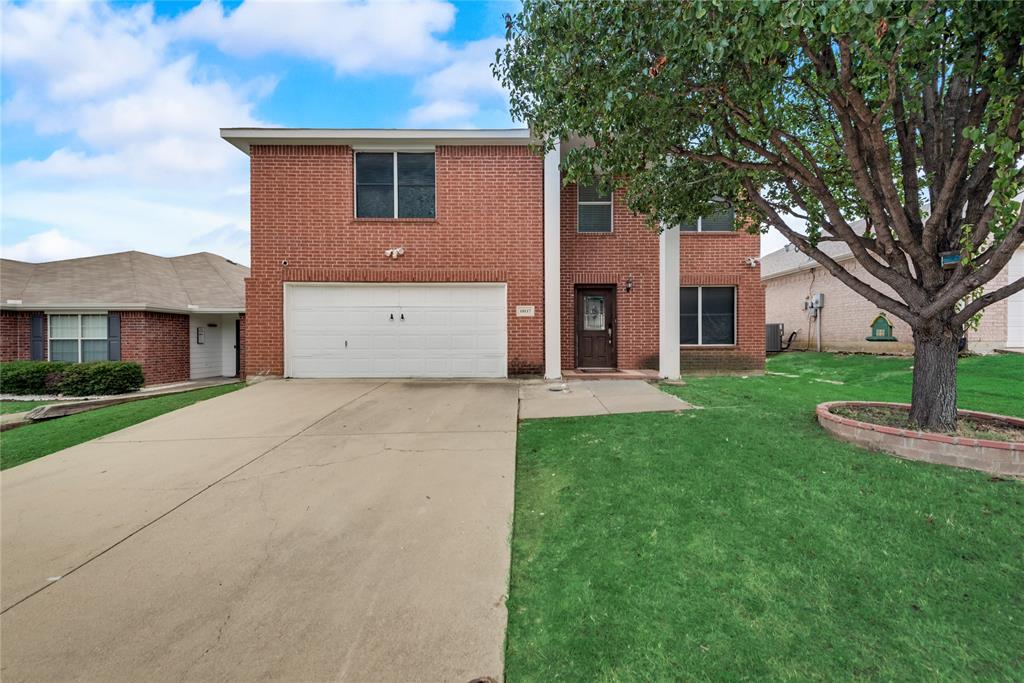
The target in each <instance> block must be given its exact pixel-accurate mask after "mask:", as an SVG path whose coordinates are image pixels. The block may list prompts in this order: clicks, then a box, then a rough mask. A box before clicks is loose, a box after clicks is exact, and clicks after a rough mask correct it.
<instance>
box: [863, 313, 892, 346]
mask: <svg viewBox="0 0 1024 683" xmlns="http://www.w3.org/2000/svg"><path fill="white" fill-rule="evenodd" d="M866 339H867V340H868V341H869V342H880V341H896V337H894V336H892V323H890V322H889V321H888V320H887V319H886V317H885V316H884V315H882V314H879V315H878V317H877V318H875V322H873V323H871V336H870V337H867V338H866Z"/></svg>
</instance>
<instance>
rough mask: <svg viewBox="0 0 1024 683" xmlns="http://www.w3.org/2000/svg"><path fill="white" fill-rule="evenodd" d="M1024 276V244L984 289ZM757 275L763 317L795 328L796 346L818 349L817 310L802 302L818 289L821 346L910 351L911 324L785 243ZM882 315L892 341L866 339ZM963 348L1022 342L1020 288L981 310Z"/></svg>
mask: <svg viewBox="0 0 1024 683" xmlns="http://www.w3.org/2000/svg"><path fill="white" fill-rule="evenodd" d="M820 246H821V248H822V249H823V250H824V251H825V252H826V253H828V254H829V255H830V256H832V258H834V259H835V260H836V261H837V262H838V263H839V264H840V265H842V266H843V268H845V269H846V270H848V271H849V272H850V273H851V274H853V275H854V276H856V277H857V278H859V279H861V280H863V281H864V282H867V283H869V284H871V285H872V286H873V287H876V288H877V289H878V290H879V291H881V292H884V293H885V294H888V295H889V296H896V295H895V293H894V292H893V291H892V289H891V288H890V287H889V286H888V285H886V284H884V283H882V282H880V281H879V280H877V279H876V278H875V277H874V276H872V275H871V274H869V273H868V272H867V271H865V270H864V267H863V266H862V265H860V263H858V262H857V260H856V259H855V258H854V257H853V254H852V253H851V252H850V249H849V247H847V246H846V245H845V244H843V243H841V242H825V243H822V244H821V245H820ZM1020 277H1024V247H1022V248H1020V249H1018V250H1017V252H1016V253H1015V254H1014V255H1013V258H1012V259H1011V261H1010V263H1009V264H1008V265H1007V267H1006V268H1004V269H1003V271H1002V272H1000V273H999V274H998V275H997V276H996V277H995V278H993V279H992V281H991V282H989V283H988V284H987V285H986V286H985V289H986V290H988V291H992V290H995V289H998V288H999V287H1002V286H1003V285H1005V284H1007V283H1008V282H1009V281H1010V278H1013V279H1017V278H1020ZM761 279H762V280H763V281H764V284H765V321H766V322H768V323H782V325H783V326H784V327H785V333H784V335H783V336H784V337H785V338H787V339H788V338H789V336H790V335H791V334H792V333H793V332H795V333H796V336H795V337H794V339H793V343H792V346H791V347H790V348H794V349H801V350H805V349H810V350H814V349H817V348H818V324H819V320H818V319H816V318H815V315H816V311H815V310H814V309H809V308H806V307H805V305H804V302H805V301H807V300H809V299H810V298H811V297H813V296H814V295H816V294H823V295H824V306H823V307H822V308H821V310H820V325H821V327H820V329H821V348H822V350H824V351H866V352H869V353H912V352H913V350H914V339H913V335H912V333H911V331H910V326H909V325H907V323H905V322H903V321H902V320H900V319H899V318H897V317H896V316H895V315H893V314H891V313H887V312H885V311H882V310H881V309H879V308H878V307H877V306H875V305H874V304H873V303H871V302H870V301H868V300H867V299H865V298H864V297H862V296H861V295H860V294H857V293H856V292H855V291H853V290H852V289H850V288H849V287H847V286H846V285H845V284H843V283H842V282H840V281H839V280H838V279H836V278H835V277H834V276H833V275H832V274H831V273H829V272H828V271H827V270H825V269H824V268H822V267H821V266H820V265H819V264H818V263H817V262H816V261H813V260H811V259H810V257H808V256H805V255H804V254H803V253H801V252H799V251H797V250H796V248H795V247H792V246H787V247H786V248H783V249H780V250H778V251H775V252H772V253H771V254H768V255H767V256H765V257H764V258H763V259H762V260H761ZM897 298H898V297H897ZM879 315H884V316H885V318H886V321H888V323H889V324H890V325H891V330H892V335H891V336H893V337H895V338H896V340H895V341H869V340H868V337H871V336H873V335H872V333H871V326H872V323H873V322H874V321H875V320H876V319H877V318H878V316H879ZM967 347H968V349H969V350H971V351H974V352H976V353H991V352H992V351H994V350H996V349H1004V348H1022V347H1024V292H1022V293H1019V294H1014V295H1013V296H1011V297H1009V298H1007V299H1004V300H1002V301H998V302H996V303H994V304H992V305H991V306H989V307H988V308H986V309H985V310H984V312H983V314H982V318H981V323H980V325H979V326H978V329H977V330H968V331H967Z"/></svg>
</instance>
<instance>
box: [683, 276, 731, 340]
mask: <svg viewBox="0 0 1024 683" xmlns="http://www.w3.org/2000/svg"><path fill="white" fill-rule="evenodd" d="M679 343H680V344H688V345H698V346H703V345H705V344H709V345H710V344H728V345H731V344H735V343H736V288H735V287H680V288H679Z"/></svg>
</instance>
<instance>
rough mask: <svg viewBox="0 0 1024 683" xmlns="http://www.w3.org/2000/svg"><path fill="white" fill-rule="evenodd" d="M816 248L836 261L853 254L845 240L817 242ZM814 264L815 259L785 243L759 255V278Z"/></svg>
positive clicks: (786, 272)
mask: <svg viewBox="0 0 1024 683" xmlns="http://www.w3.org/2000/svg"><path fill="white" fill-rule="evenodd" d="M818 249H820V250H821V251H823V252H825V253H826V254H828V255H829V256H831V257H832V258H833V259H835V260H837V261H842V260H844V259H846V258H851V257H852V256H853V252H851V251H850V247H849V246H847V244H846V242H819V243H818ZM816 265H818V262H817V261H815V260H814V259H812V258H811V257H810V256H807V255H805V254H804V253H803V252H801V251H799V250H798V249H797V248H796V247H794V246H793V245H792V244H787V245H786V246H784V247H783V248H782V249H779V250H778V251H773V252H772V253H770V254H768V255H766V256H762V257H761V279H762V280H769V279H771V278H773V277H779V276H782V275H788V274H789V273H795V272H797V271H800V270H807V269H808V268H813V267H814V266H816Z"/></svg>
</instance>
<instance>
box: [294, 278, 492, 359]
mask: <svg viewBox="0 0 1024 683" xmlns="http://www.w3.org/2000/svg"><path fill="white" fill-rule="evenodd" d="M284 305H285V374H286V375H287V376H289V377H505V376H506V372H507V370H506V368H507V367H508V362H507V348H508V342H507V332H506V329H507V319H506V304H505V285H504V284H401V285H370V284H366V285H361V284H325V285H321V284H292V283H289V284H287V285H286V286H285V304H284Z"/></svg>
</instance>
